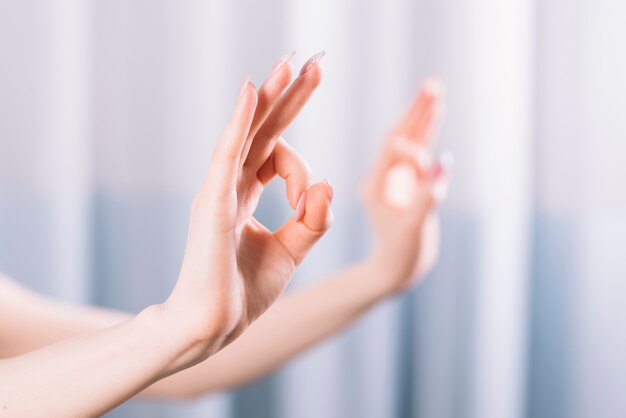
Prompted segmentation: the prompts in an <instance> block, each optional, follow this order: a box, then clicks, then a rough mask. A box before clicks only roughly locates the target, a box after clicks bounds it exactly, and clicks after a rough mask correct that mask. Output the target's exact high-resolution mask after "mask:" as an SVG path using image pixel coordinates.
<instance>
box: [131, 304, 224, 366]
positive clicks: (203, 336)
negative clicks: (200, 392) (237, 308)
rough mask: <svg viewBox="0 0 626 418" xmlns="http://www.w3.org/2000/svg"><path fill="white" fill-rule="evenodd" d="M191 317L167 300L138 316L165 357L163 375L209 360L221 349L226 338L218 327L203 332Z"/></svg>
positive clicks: (144, 328) (137, 320)
mask: <svg viewBox="0 0 626 418" xmlns="http://www.w3.org/2000/svg"><path fill="white" fill-rule="evenodd" d="M188 318H189V315H184V312H182V311H180V310H178V309H176V307H174V306H172V305H171V304H168V303H167V302H166V303H162V304H157V305H152V306H149V307H147V308H146V309H144V310H143V311H141V312H140V313H139V314H138V315H137V316H136V317H135V321H136V322H137V323H138V324H139V326H140V327H141V328H142V329H143V330H144V332H145V333H146V335H147V338H150V340H151V342H152V346H153V347H154V348H155V349H158V350H160V351H161V352H162V354H163V356H164V358H165V364H166V367H165V369H164V370H163V376H167V375H169V374H172V373H175V372H177V371H180V370H182V369H185V368H187V367H191V366H193V365H195V364H197V363H199V362H201V361H203V360H205V359H206V358H207V357H209V356H210V355H211V354H213V353H214V352H216V351H217V350H218V347H219V346H220V341H222V340H223V339H224V337H223V335H222V334H221V333H220V332H218V329H217V327H216V328H215V329H214V330H211V332H209V331H208V329H206V328H205V329H203V330H202V331H200V330H198V329H197V328H194V326H192V325H191V323H192V322H193V321H187V320H186V319H188Z"/></svg>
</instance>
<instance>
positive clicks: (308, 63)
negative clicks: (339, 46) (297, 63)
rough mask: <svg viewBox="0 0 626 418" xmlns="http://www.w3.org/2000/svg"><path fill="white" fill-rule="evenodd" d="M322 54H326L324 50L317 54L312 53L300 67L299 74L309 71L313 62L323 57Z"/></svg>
mask: <svg viewBox="0 0 626 418" xmlns="http://www.w3.org/2000/svg"><path fill="white" fill-rule="evenodd" d="M324 55H326V51H320V52H318V53H317V54H315V55H313V56H312V57H311V58H309V59H308V61H307V62H305V63H304V65H303V66H302V69H301V70H300V75H302V74H304V73H306V72H307V71H309V69H310V68H311V67H312V66H313V64H315V63H316V62H319V61H320V60H321V59H322V58H324Z"/></svg>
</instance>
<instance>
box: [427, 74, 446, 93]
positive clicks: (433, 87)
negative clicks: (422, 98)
mask: <svg viewBox="0 0 626 418" xmlns="http://www.w3.org/2000/svg"><path fill="white" fill-rule="evenodd" d="M422 91H423V92H424V94H426V95H428V96H429V97H432V98H436V97H441V96H442V94H443V93H444V91H445V86H444V84H443V82H442V81H441V80H440V79H439V78H437V77H434V76H431V77H428V78H427V79H426V80H424V83H423V84H422Z"/></svg>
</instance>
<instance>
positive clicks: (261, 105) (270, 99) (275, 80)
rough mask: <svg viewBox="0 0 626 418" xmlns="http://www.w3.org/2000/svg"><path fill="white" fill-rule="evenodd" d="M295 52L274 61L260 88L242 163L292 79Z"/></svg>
mask: <svg viewBox="0 0 626 418" xmlns="http://www.w3.org/2000/svg"><path fill="white" fill-rule="evenodd" d="M294 54H295V52H294V51H291V52H290V53H289V54H287V55H286V56H284V57H282V58H279V59H278V61H276V63H274V66H273V67H272V71H271V73H270V75H269V76H268V78H267V80H265V82H264V83H263V85H261V87H260V88H259V92H258V96H259V100H258V104H257V107H256V112H255V113H254V119H253V121H252V125H251V126H250V133H249V134H248V139H247V140H246V144H245V146H244V149H243V151H242V154H241V164H243V163H244V162H245V161H246V158H247V156H248V152H249V151H250V146H251V145H252V138H254V136H255V135H256V134H257V132H258V131H259V128H260V127H261V126H262V125H263V123H264V122H265V120H266V119H267V116H268V115H269V114H270V112H271V111H272V108H273V107H274V105H275V104H276V102H277V101H278V99H279V98H280V96H281V94H283V91H284V90H285V89H286V88H287V86H288V85H289V82H290V81H291V72H292V70H291V64H290V62H289V60H290V59H291V58H292V57H293V55H294Z"/></svg>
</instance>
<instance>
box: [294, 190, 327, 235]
mask: <svg viewBox="0 0 626 418" xmlns="http://www.w3.org/2000/svg"><path fill="white" fill-rule="evenodd" d="M333 197H334V191H333V187H332V185H331V184H330V182H329V181H328V180H323V181H321V182H319V183H315V184H313V185H312V186H311V187H309V188H308V189H307V190H306V191H305V192H303V194H302V196H301V198H300V203H299V210H297V211H296V221H301V222H303V223H304V224H305V225H306V226H307V227H308V228H309V229H310V230H312V231H316V232H321V231H326V230H327V229H328V228H330V225H331V224H332V222H333V219H334V216H333V213H332V211H331V210H330V204H331V202H332V199H333Z"/></svg>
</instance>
